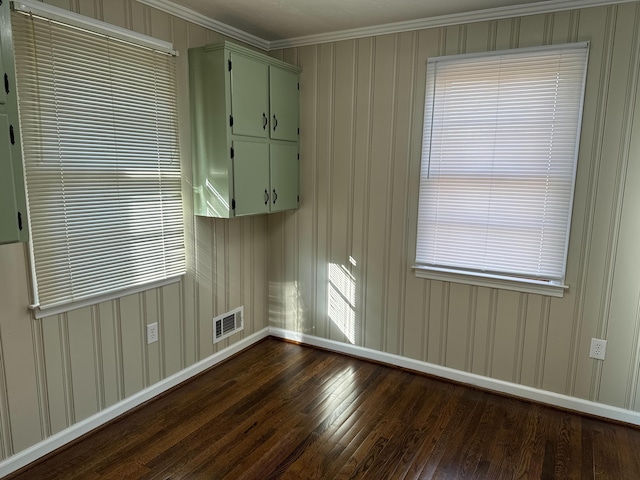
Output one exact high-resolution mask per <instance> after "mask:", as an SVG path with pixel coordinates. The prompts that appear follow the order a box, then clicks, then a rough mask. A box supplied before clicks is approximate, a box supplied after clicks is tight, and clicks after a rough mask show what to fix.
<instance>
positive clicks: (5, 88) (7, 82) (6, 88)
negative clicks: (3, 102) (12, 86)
mask: <svg viewBox="0 0 640 480" xmlns="http://www.w3.org/2000/svg"><path fill="white" fill-rule="evenodd" d="M0 5H2V4H1V3H0ZM4 91H5V92H6V93H7V95H8V94H9V75H7V74H6V73H5V74H4Z"/></svg>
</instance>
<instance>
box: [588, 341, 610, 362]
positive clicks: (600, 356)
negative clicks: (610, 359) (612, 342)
mask: <svg viewBox="0 0 640 480" xmlns="http://www.w3.org/2000/svg"><path fill="white" fill-rule="evenodd" d="M606 352H607V341H606V340H601V339H599V338H592V339H591V349H590V350H589V356H590V357H591V358H595V359H597V360H604V356H605V353H606Z"/></svg>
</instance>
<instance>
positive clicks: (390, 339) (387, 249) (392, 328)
mask: <svg viewBox="0 0 640 480" xmlns="http://www.w3.org/2000/svg"><path fill="white" fill-rule="evenodd" d="M399 36H400V34H395V35H393V36H392V39H393V44H392V49H393V53H392V54H393V56H392V57H391V62H392V63H391V65H390V71H391V72H392V75H393V76H392V78H391V85H390V86H391V89H390V93H389V95H390V102H391V104H390V105H389V107H387V108H386V110H388V112H389V120H388V121H389V126H388V130H389V132H390V134H391V135H390V138H389V141H388V150H387V159H386V162H385V168H384V169H380V170H381V171H383V172H385V170H386V183H387V184H386V186H385V190H386V192H387V193H386V195H385V199H386V202H385V206H384V210H380V211H379V212H383V211H384V249H383V252H384V253H383V257H382V258H383V264H382V292H381V294H382V305H381V317H382V349H383V350H385V351H389V352H392V353H398V352H397V342H396V338H397V336H398V331H397V321H398V319H397V318H393V317H392V316H391V315H390V314H391V312H390V308H389V300H390V298H391V296H392V293H391V291H392V290H395V288H394V287H396V286H397V285H393V281H392V280H395V277H394V278H392V274H391V269H390V264H391V258H390V257H391V248H392V247H391V240H392V236H393V235H392V234H393V228H392V225H391V214H392V208H393V187H394V185H393V183H394V182H393V179H394V174H395V172H394V166H395V165H396V162H397V161H396V158H395V147H396V142H397V140H398V132H397V131H396V125H397V116H396V115H397V112H398V96H399V93H400V92H399V91H398V88H397V87H398V73H399V72H398V46H399V40H398V37H399ZM383 52H384V51H383ZM379 65H380V67H381V68H385V67H383V65H384V64H383V63H382V62H380V63H379ZM379 91H381V92H382V91H386V88H385V89H384V90H379ZM397 163H400V164H402V163H404V162H397ZM396 213H397V212H396ZM393 293H395V291H394V292H393Z"/></svg>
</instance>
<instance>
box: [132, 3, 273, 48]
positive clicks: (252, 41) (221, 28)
mask: <svg viewBox="0 0 640 480" xmlns="http://www.w3.org/2000/svg"><path fill="white" fill-rule="evenodd" d="M136 1H137V2H139V3H142V4H144V5H148V6H150V7H153V8H157V9H158V10H162V11H163V12H166V13H169V14H171V15H174V16H176V17H178V18H181V19H183V20H186V21H188V22H192V23H195V24H196V25H200V26H201V27H205V28H208V29H210V30H213V31H215V32H218V33H221V34H223V35H226V36H227V37H229V38H233V39H234V40H239V41H241V42H244V43H246V44H249V45H252V46H254V47H257V48H259V49H261V50H265V51H268V50H269V49H270V42H269V41H268V40H264V39H263V38H260V37H256V36H255V35H251V34H250V33H247V32H244V31H242V30H240V29H238V28H235V27H232V26H231V25H227V24H226V23H222V22H219V21H218V20H214V19H213V18H209V17H207V16H205V15H202V14H201V13H198V12H196V11H195V10H191V9H190V8H187V7H183V6H182V5H178V4H176V3H174V2H172V1H170V0H136Z"/></svg>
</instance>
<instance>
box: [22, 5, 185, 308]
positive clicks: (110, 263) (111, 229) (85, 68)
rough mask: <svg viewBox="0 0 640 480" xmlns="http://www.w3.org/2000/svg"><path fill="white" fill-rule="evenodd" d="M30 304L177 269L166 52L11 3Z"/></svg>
mask: <svg viewBox="0 0 640 480" xmlns="http://www.w3.org/2000/svg"><path fill="white" fill-rule="evenodd" d="M12 23H13V36H14V42H15V49H16V52H15V54H16V69H17V78H18V96H19V107H20V120H21V127H22V140H23V151H24V162H25V173H26V183H27V191H28V201H29V215H30V226H31V234H32V237H31V238H32V244H31V246H32V258H33V261H34V263H35V265H34V266H35V268H34V270H35V279H34V280H35V283H36V299H35V300H36V306H39V308H40V309H47V308H50V307H55V306H59V305H66V304H71V303H74V302H79V301H83V300H86V299H91V298H94V297H97V296H101V295H105V294H110V293H114V292H121V291H122V292H125V293H126V291H127V290H128V289H132V288H139V287H140V286H142V285H145V284H149V283H152V282H158V281H161V280H166V279H170V278H173V277H177V276H180V275H182V274H183V273H184V272H185V248H184V233H183V213H182V197H181V177H180V161H179V153H178V139H177V111H176V72H175V58H174V57H173V56H172V55H170V54H167V53H163V52H159V51H156V50H154V49H152V48H148V47H143V46H139V45H135V44H132V43H128V42H124V41H121V40H118V39H115V38H111V37H109V36H106V35H103V34H97V33H94V32H89V31H86V30H83V29H79V28H77V27H74V26H70V25H66V24H63V23H58V22H56V21H51V20H47V19H44V18H39V17H35V16H31V15H25V14H21V13H17V12H14V13H13V14H12Z"/></svg>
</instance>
